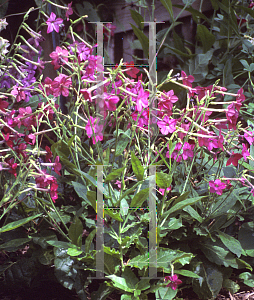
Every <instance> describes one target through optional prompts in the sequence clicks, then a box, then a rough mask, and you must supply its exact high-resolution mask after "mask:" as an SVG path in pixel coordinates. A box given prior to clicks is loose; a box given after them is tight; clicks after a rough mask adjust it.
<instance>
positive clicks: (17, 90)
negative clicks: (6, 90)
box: [11, 85, 29, 102]
mask: <svg viewBox="0 0 254 300" xmlns="http://www.w3.org/2000/svg"><path fill="white" fill-rule="evenodd" d="M11 94H12V95H13V96H14V97H15V98H16V100H17V102H19V101H21V100H25V101H26V102H28V101H29V99H28V100H27V97H26V94H25V92H24V90H23V89H22V87H20V86H16V85H14V87H13V90H12V91H11Z"/></svg>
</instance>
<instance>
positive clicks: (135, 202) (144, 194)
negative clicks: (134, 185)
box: [130, 188, 149, 208]
mask: <svg viewBox="0 0 254 300" xmlns="http://www.w3.org/2000/svg"><path fill="white" fill-rule="evenodd" d="M148 197H149V188H147V189H143V190H141V191H139V192H138V193H137V194H136V195H135V196H134V197H133V198H132V200H131V205H130V207H131V208H139V207H140V206H141V205H142V204H143V202H144V201H145V200H146V199H147V198H148Z"/></svg>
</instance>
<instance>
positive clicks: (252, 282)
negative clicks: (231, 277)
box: [239, 272, 254, 288]
mask: <svg viewBox="0 0 254 300" xmlns="http://www.w3.org/2000/svg"><path fill="white" fill-rule="evenodd" d="M239 278H240V279H242V280H243V282H244V284H246V285H248V286H250V287H252V288H253V287H254V275H253V274H251V273H249V272H244V273H242V274H240V275H239Z"/></svg>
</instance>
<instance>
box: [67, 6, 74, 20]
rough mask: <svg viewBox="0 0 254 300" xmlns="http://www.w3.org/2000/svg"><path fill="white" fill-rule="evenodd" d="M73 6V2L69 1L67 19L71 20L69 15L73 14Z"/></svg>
mask: <svg viewBox="0 0 254 300" xmlns="http://www.w3.org/2000/svg"><path fill="white" fill-rule="evenodd" d="M71 6H72V2H71V3H68V9H67V11H66V12H65V16H66V18H67V21H69V16H70V15H72V14H73V10H72V8H71Z"/></svg>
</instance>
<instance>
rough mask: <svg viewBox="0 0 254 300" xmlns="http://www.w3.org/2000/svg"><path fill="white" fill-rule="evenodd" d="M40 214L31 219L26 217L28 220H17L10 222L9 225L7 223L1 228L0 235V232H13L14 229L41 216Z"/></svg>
mask: <svg viewBox="0 0 254 300" xmlns="http://www.w3.org/2000/svg"><path fill="white" fill-rule="evenodd" d="M41 215H42V214H37V215H35V216H31V217H28V218H24V219H22V220H18V221H14V222H11V223H8V224H7V225H5V226H3V227H2V228H0V233H2V232H6V231H10V230H13V229H15V228H18V227H20V226H22V225H24V224H26V223H28V222H30V221H32V220H34V219H37V218H39V217H40V216H41Z"/></svg>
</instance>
